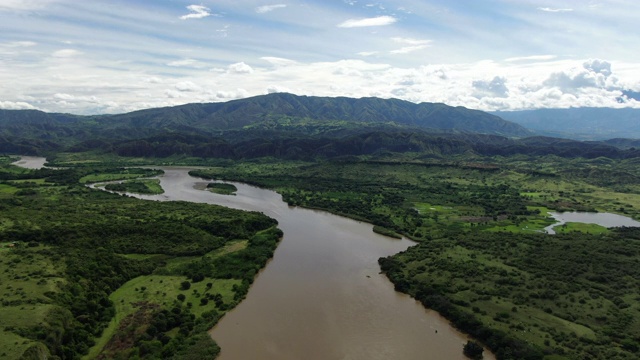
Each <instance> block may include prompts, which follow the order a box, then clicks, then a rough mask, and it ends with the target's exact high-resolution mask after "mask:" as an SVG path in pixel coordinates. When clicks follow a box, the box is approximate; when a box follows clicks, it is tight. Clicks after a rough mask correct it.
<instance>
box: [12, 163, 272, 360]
mask: <svg viewBox="0 0 640 360" xmlns="http://www.w3.org/2000/svg"><path fill="white" fill-rule="evenodd" d="M2 160H5V159H4V158H3V159H2ZM3 162H4V165H2V166H1V167H0V208H1V209H2V212H1V215H0V290H1V291H0V301H1V302H0V305H1V306H0V315H1V318H2V319H3V321H2V324H1V325H0V332H1V335H2V336H0V338H1V340H0V348H1V349H2V351H0V356H3V357H4V358H8V359H18V358H21V357H23V358H29V359H31V358H34V359H36V358H45V357H50V358H60V359H76V358H80V357H82V356H86V357H87V358H105V359H106V358H130V357H140V358H168V357H173V358H194V356H195V357H196V358H207V357H214V356H215V354H216V353H217V351H218V350H219V349H218V348H217V345H215V343H214V342H213V341H212V340H211V339H210V337H209V336H208V335H207V330H208V329H210V328H211V327H212V326H213V324H215V323H216V322H217V320H218V319H219V318H220V317H221V316H222V315H223V314H224V313H225V312H226V311H228V310H229V309H232V308H233V307H234V306H235V305H236V304H238V302H239V301H241V300H242V298H243V297H244V296H245V295H246V292H247V290H248V288H249V285H250V284H251V282H252V281H253V277H254V276H255V274H256V273H257V272H258V270H260V269H261V268H262V267H263V266H264V265H265V264H266V262H267V260H268V259H269V258H270V257H271V256H272V254H273V251H274V250H275V247H276V245H277V243H278V240H279V238H280V237H281V235H282V234H281V232H280V231H279V230H278V229H277V228H276V225H277V224H276V222H275V220H273V219H270V218H268V217H266V216H264V215H262V214H259V213H255V212H244V211H239V210H233V209H228V208H224V207H219V206H213V205H205V204H193V203H186V202H151V201H143V200H138V199H134V198H131V197H127V196H122V195H117V194H111V193H107V192H104V191H100V190H94V189H90V188H88V187H86V186H85V185H84V184H83V183H85V182H87V180H86V179H87V178H93V179H97V180H100V181H103V180H107V179H108V180H120V179H128V178H131V177H132V176H131V174H132V173H135V174H136V175H137V177H146V176H149V174H150V171H149V170H144V169H141V170H136V169H116V168H105V167H82V168H74V169H60V170H48V169H42V170H25V169H19V168H16V167H13V166H8V165H6V164H7V163H8V162H9V161H8V160H7V161H3ZM151 173H153V174H156V173H157V171H151ZM81 179H82V181H81Z"/></svg>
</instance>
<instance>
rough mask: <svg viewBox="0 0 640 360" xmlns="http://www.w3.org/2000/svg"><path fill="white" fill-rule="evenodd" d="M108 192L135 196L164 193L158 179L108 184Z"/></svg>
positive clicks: (106, 186) (106, 187)
mask: <svg viewBox="0 0 640 360" xmlns="http://www.w3.org/2000/svg"><path fill="white" fill-rule="evenodd" d="M104 188H105V189H106V190H109V191H117V192H128V193H135V194H145V195H157V194H162V193H164V190H162V187H161V186H160V180H158V179H144V180H129V181H123V182H119V183H112V184H107V185H105V186H104Z"/></svg>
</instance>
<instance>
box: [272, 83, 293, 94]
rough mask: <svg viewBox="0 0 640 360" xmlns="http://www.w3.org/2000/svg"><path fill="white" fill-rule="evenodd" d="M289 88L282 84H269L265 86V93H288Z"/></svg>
mask: <svg viewBox="0 0 640 360" xmlns="http://www.w3.org/2000/svg"><path fill="white" fill-rule="evenodd" d="M290 92H291V90H289V89H288V88H286V87H284V86H279V85H269V86H267V94H275V93H290Z"/></svg>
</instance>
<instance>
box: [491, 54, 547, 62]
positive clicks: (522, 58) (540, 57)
mask: <svg viewBox="0 0 640 360" xmlns="http://www.w3.org/2000/svg"><path fill="white" fill-rule="evenodd" d="M556 58H557V56H556V55H532V56H518V57H511V58H507V59H504V61H506V62H525V61H549V60H554V59H556Z"/></svg>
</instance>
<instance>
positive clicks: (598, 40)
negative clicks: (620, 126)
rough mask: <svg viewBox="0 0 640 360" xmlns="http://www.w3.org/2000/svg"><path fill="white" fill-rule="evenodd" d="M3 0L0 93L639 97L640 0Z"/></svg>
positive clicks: (98, 109) (489, 102)
mask: <svg viewBox="0 0 640 360" xmlns="http://www.w3.org/2000/svg"><path fill="white" fill-rule="evenodd" d="M194 1H195V0H188V1H183V0H127V1H121V0H109V1H106V0H105V1H103V0H84V1H78V0H0V108H2V109H39V110H43V111H48V112H64V113H73V114H101V113H123V112H129V111H134V110H139V109H145V108H152V107H162V106H173V105H179V104H185V103H194V102H221V101H229V100H234V99H239V98H246V97H250V96H257V95H264V94H268V93H273V92H289V93H293V94H297V95H308V96H329V97H336V96H347V97H356V98H360V97H380V98H398V99H403V100H407V101H411V102H415V103H420V102H437V103H445V104H447V105H451V106H465V107H468V108H472V109H480V110H485V111H493V110H525V109H538V108H568V107H587V106H588V107H635V108H640V36H638V31H637V21H638V19H640V1H637V0H574V1H568V0H566V1H564V0H459V1H453V0H447V1H444V0H421V1H419V0H397V1H361V0H324V1H319V0H300V1H298V0H273V1H270V0H266V1H265V0H203V1H199V2H194Z"/></svg>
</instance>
